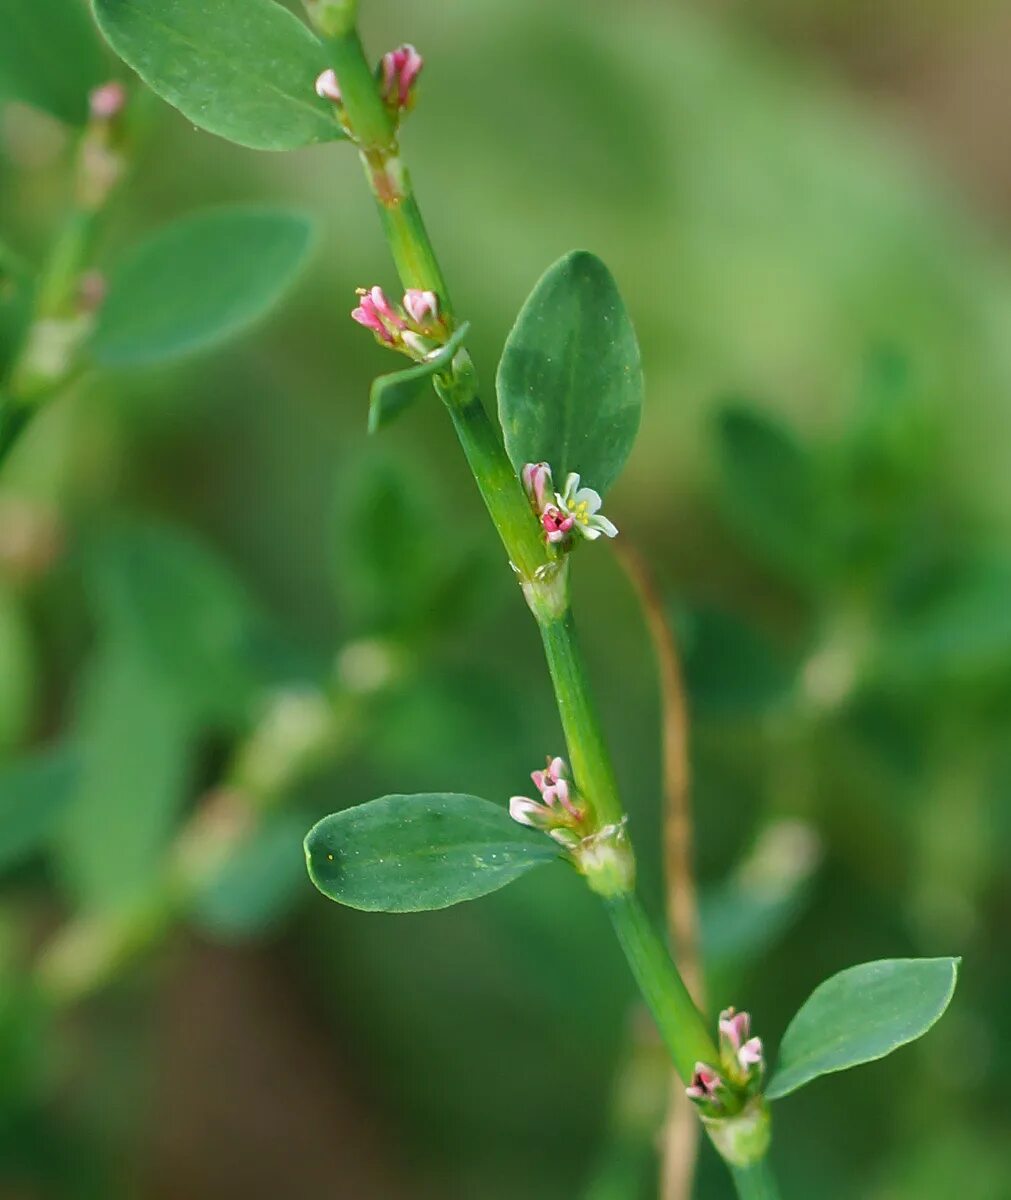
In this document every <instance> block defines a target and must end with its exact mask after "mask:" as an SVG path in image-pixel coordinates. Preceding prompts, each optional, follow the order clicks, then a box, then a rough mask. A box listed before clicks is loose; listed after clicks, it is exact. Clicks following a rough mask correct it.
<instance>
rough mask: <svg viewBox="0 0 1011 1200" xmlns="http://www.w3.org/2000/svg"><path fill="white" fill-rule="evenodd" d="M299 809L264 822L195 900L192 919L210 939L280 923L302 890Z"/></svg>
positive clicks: (255, 931) (245, 933)
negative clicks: (210, 936) (208, 934)
mask: <svg viewBox="0 0 1011 1200" xmlns="http://www.w3.org/2000/svg"><path fill="white" fill-rule="evenodd" d="M304 829H305V822H304V820H303V818H302V817H301V816H300V815H299V814H298V813H284V814H280V815H278V816H275V817H273V818H272V819H270V820H269V821H267V822H266V823H265V824H264V825H263V826H262V828H260V829H258V830H257V831H256V832H255V833H254V834H253V836H252V837H251V838H250V839H249V840H248V841H247V842H245V843H244V844H243V845H241V846H239V847H238V848H237V849H236V851H235V853H234V854H233V855H232V856H231V857H230V858H229V860H228V862H227V863H226V864H225V865H224V867H222V869H221V870H220V871H219V872H218V874H217V875H216V876H215V877H214V878H213V879H212V880H211V881H210V882H209V883H208V884H207V885H206V886H205V887H204V888H203V889H202V890H201V891H200V893H199V894H198V895H197V896H196V897H195V898H194V900H193V905H192V908H191V917H192V919H193V921H194V922H195V923H196V924H197V925H199V926H200V927H201V928H202V929H204V930H206V931H207V932H208V933H210V934H212V935H213V936H214V937H217V938H221V939H223V940H226V939H227V940H233V939H234V940H237V939H242V938H249V937H255V936H258V935H260V934H263V933H264V932H265V931H266V930H268V929H270V928H271V927H272V926H274V925H276V924H277V923H278V922H279V921H281V920H282V919H283V918H284V917H285V916H286V915H287V914H288V912H289V911H290V910H291V908H292V907H293V906H294V905H295V903H296V902H297V901H298V899H299V898H300V897H301V896H302V895H303V894H304V892H305V865H304V861H303V857H302V854H301V853H300V843H301V840H302V831H303V830H304Z"/></svg>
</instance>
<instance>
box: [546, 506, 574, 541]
mask: <svg viewBox="0 0 1011 1200" xmlns="http://www.w3.org/2000/svg"><path fill="white" fill-rule="evenodd" d="M575 523H576V519H575V517H571V516H569V514H568V513H565V512H563V511H562V510H561V509H560V508H559V507H558V505H557V504H549V505H548V506H547V507H546V508H545V509H544V511H543V512H542V513H541V525H542V527H543V529H544V533H545V535H546V536H547V539H548V541H549V542H551V543H555V542H564V541H565V539H566V538H567V537H568V536H569V532H570V531H571V529H572V527H573V525H575Z"/></svg>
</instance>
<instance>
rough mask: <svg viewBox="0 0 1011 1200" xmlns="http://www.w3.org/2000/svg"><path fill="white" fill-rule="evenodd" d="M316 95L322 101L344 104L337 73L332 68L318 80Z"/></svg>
mask: <svg viewBox="0 0 1011 1200" xmlns="http://www.w3.org/2000/svg"><path fill="white" fill-rule="evenodd" d="M316 95H317V96H319V98H320V99H321V100H332V101H333V103H334V104H341V103H343V99H342V97H341V89H340V84H339V83H338V82H337V72H336V71H334V70H333V69H332V68H328V69H327V70H325V71H324V72H323V73H322V75H320V77H319V78H318V79H317V80H316Z"/></svg>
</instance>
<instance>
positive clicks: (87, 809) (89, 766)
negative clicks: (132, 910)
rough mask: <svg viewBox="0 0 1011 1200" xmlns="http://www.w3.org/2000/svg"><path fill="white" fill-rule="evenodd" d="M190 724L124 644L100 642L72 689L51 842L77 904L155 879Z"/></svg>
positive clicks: (125, 892) (124, 899)
mask: <svg viewBox="0 0 1011 1200" xmlns="http://www.w3.org/2000/svg"><path fill="white" fill-rule="evenodd" d="M191 732H192V730H191V725H190V722H189V721H188V720H187V719H186V717H185V716H184V714H183V711H182V709H181V707H180V704H179V698H178V695H177V693H176V692H175V690H174V689H173V688H171V687H167V686H166V685H165V683H164V682H163V680H162V678H161V675H160V673H159V672H158V671H157V670H156V669H154V667H153V665H152V663H151V662H150V661H149V660H146V659H145V658H143V657H142V656H140V655H139V654H138V653H137V650H136V647H135V646H134V645H133V644H131V643H129V642H123V643H116V644H113V643H110V644H108V645H106V646H105V647H103V649H102V651H101V652H100V654H99V656H98V658H97V660H96V661H95V662H94V663H93V665H92V669H91V672H90V674H89V676H88V678H87V680H86V684H85V687H84V689H83V695H82V697H81V703H80V707H79V711H78V721H77V732H76V736H77V741H78V745H79V747H80V775H79V778H78V783H77V787H76V788H75V789H74V792H73V795H72V796H71V798H70V800H69V802H68V804H67V805H66V807H65V810H64V813H63V819H62V821H61V829H60V833H59V836H58V839H57V845H56V850H57V859H58V862H59V865H60V869H61V874H62V876H63V879H64V881H65V882H66V884H67V885H68V887H69V890H70V891H71V893H72V894H73V895H74V896H75V898H76V899H77V900H78V902H79V903H81V904H82V905H83V906H84V907H86V908H91V909H96V910H101V911H107V912H111V911H121V910H123V909H126V908H128V907H130V906H132V905H133V904H135V903H136V902H138V901H139V900H141V899H143V897H144V896H145V894H146V892H147V890H148V889H149V887H150V886H151V884H152V882H155V881H157V880H158V879H159V866H160V862H161V857H162V854H163V851H164V848H165V845H166V843H167V840H168V838H169V835H170V833H171V831H172V829H173V827H174V824H175V820H176V817H177V814H178V812H179V810H180V808H181V806H182V803H183V801H184V799H185V796H186V790H187V784H188V774H189V766H190V763H189V759H190V745H189V743H190V738H191Z"/></svg>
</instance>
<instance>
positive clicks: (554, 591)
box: [310, 0, 773, 1200]
mask: <svg viewBox="0 0 1011 1200" xmlns="http://www.w3.org/2000/svg"><path fill="white" fill-rule="evenodd" d="M312 2H313V0H310V11H311V4H312ZM320 28H321V29H322V26H320ZM324 32H325V30H324ZM329 44H330V48H331V53H332V62H333V67H334V70H335V71H336V74H337V79H338V83H339V84H340V89H341V96H342V102H343V106H344V115H345V119H346V121H347V124H348V126H349V128H350V129H351V130H352V131H353V136H354V138H355V141H356V143H357V145H358V150H359V154H360V156H361V159H362V163H363V166H364V168H365V173H366V177H367V178H368V181H369V184H370V186H371V188H372V192H373V195H374V197H375V199H376V203H377V205H378V208H379V212H380V216H381V219H382V224H383V230H384V232H385V234H386V240H387V242H388V243H389V247H390V250H391V253H392V256H393V259H394V262H395V264H396V267H397V271H398V273H399V275H400V279H401V281H402V283H403V284H404V286H405V287H417V288H422V289H427V290H431V291H434V292H436V294H437V295H438V296H439V298H440V301H441V302H442V303H443V305H444V308H445V311H447V313H448V311H449V300H448V289H447V287H446V282H445V279H444V277H443V274H442V271H441V269H440V267H439V263H438V260H437V258H436V255H435V251H434V250H433V248H432V244H431V241H430V239H429V237H428V234H427V232H426V230H425V226H424V223H423V221H422V218H421V212H420V210H419V208H418V204H417V201H416V200H415V198H414V193H413V191H412V189H411V182H410V177H409V175H408V173H407V171H406V169H405V168H404V166H403V164H402V162H401V161H400V156H399V148H398V145H397V130H396V127H395V124H394V121H393V117H392V116H391V114H390V112H389V110H388V109H387V108H386V106H385V105H384V103H383V101H382V98H381V96H380V95H379V91H378V88H377V87H376V82H375V78H374V76H373V74H372V71H371V70H370V68H369V66H368V62H367V60H366V58H365V53H364V50H363V48H362V44H361V40H360V39H359V37H358V33H357V31H356V30H353V29H343V30H342V31H340V32H339V34H338V36H335V37H333V38H332V39H331V40H330V43H329ZM461 362H462V367H461V365H460V364H461ZM436 389H437V391H438V392H439V394H440V396H442V398H443V400H444V402H445V404H446V407H447V409H448V410H449V413H450V416H451V418H452V421H453V425H454V427H455V429H456V432H457V435H458V437H459V439H460V442H461V444H462V447H463V450H464V453H465V455H466V457H467V461H468V463H469V464H470V467H471V470H472V471H473V473H474V477H475V479H476V481H477V485H478V487H479V489H480V491H481V494H482V496H483V498H484V500H485V503H486V505H487V507H488V510H489V513H490V514H491V517H492V520H493V521H494V523H495V526H496V528H497V529H498V532H499V536H500V537H501V539H502V542H503V544H504V545H505V547H506V550H507V552H508V554H509V557H510V559H511V561H512V565H513V567H514V569H515V570H516V572H517V574H518V575H519V579H520V583H521V584H522V586H523V590H524V594H525V596H526V598H527V602H528V604H529V606H530V608H531V611H532V612H533V614H534V616H535V618H536V620H537V623H538V625H539V626H540V630H541V636H542V639H543V642H544V650H545V654H546V657H547V661H548V667H549V669H550V672H551V679H552V683H553V685H554V691H555V697H556V700H557V703H558V711H559V715H560V717H561V720H562V725H563V728H564V731H565V737H566V743H567V746H568V752H569V758H570V761H571V763H572V766H573V775H574V778H575V780H576V783H577V784H578V786H579V788H580V791H581V792H582V793H583V795H584V796H585V797H586V799H587V802H588V806H589V807H590V815H591V818H592V821H593V827H592V829H591V833H599V834H601V835H602V836H603V835H606V834H607V833H608V829H609V827H613V826H618V827H619V838H620V823H621V822H622V820H623V810H622V806H621V801H620V798H619V795H618V788H617V782H616V779H615V774H614V768H613V766H612V763H611V758H610V755H609V753H608V750H607V746H606V743H605V741H604V735H603V730H602V727H601V723H600V719H599V717H598V715H597V711H596V707H595V705H594V703H593V700H592V696H591V693H590V687H589V683H588V679H587V675H586V669H585V666H584V663H583V658H582V655H581V653H580V650H579V646H578V642H577V639H576V631H575V624H574V622H573V618H572V613H571V610H570V607H569V595H568V578H567V575H568V572H567V562H566V560H565V559H560V558H559V557H558V555H557V554H556V552H555V551H554V549H553V548H552V547H548V546H546V545H545V542H544V538H543V536H542V533H541V530H540V528H539V525H538V523H537V521H536V519H535V517H534V514H533V512H532V510H531V507H530V504H529V502H528V501H527V498H526V494H525V492H524V491H523V488H522V485H521V484H520V481H519V480H518V479H517V477H516V472H515V470H514V469H513V466H512V464H511V463H510V461H509V458H508V456H507V454H506V452H505V448H504V446H503V444H502V440H501V437H500V435H499V432H498V430H497V429H496V428H495V427H494V426H493V424H492V422H491V421H490V420H489V417H488V414H487V412H486V411H485V409H484V407H483V405H482V404H481V401H480V400H479V399H478V395H477V384H476V377H475V373H474V370H473V367H472V365H471V364H470V362H469V359H467V358H466V357H463V358H462V359H461V357H460V356H458V360H457V362H456V363H455V364H454V371H453V373H452V377H450V375H448V374H447V376H444V377H443V378H441V379H438V380H437V381H436ZM601 827H604V828H603V830H602V828H601ZM592 841H593V839H592V838H587V839H586V840H585V842H584V844H589V843H591V842H592ZM615 861H616V860H614V859H613V857H612V859H611V865H612V866H613V864H614V862H615ZM618 865H619V867H620V866H621V864H620V863H619V864H618ZM581 869H584V873H588V872H587V871H586V870H585V866H584V868H581ZM631 876H632V872H631V871H629V872H628V875H627V877H625V876H623V874H622V871H621V870H620V869H619V870H618V871H617V873H616V874H612V875H609V876H608V879H607V881H605V882H608V883H610V881H613V880H614V879H617V880H618V881H619V882H618V884H617V885H616V887H615V888H614V889H613V890H612V889H611V888H610V887H607V888H604V887H603V886H601V882H602V881H601V880H597V881H596V882H597V886H596V887H595V890H597V891H599V892H600V893H601V895H603V896H604V897H605V903H606V905H607V909H608V912H609V914H610V917H611V921H612V924H613V926H614V929H615V933H616V934H617V936H618V940H619V942H620V943H621V946H622V949H623V950H624V952H625V956H626V958H627V959H628V963H629V966H630V967H631V970H632V972H633V974H634V976H635V979H636V982H637V983H638V985H639V989H640V991H641V992H642V994H643V996H644V998H645V1000H646V1002H647V1004H648V1005H649V1007H650V1009H651V1010H652V1012H653V1015H654V1018H655V1019H656V1022H657V1025H658V1027H659V1029H660V1032H661V1034H662V1036H663V1039H664V1041H665V1043H666V1045H667V1047H668V1049H669V1050H670V1054H671V1057H672V1058H673V1060H674V1064H675V1067H676V1068H677V1070H678V1072H679V1074H680V1075H681V1077H682V1078H683V1079H685V1080H686V1081H687V1080H690V1079H691V1077H692V1074H693V1072H694V1068H695V1064H696V1062H698V1061H703V1062H709V1063H713V1062H717V1061H719V1055H718V1052H717V1048H716V1046H715V1044H714V1043H713V1039H712V1037H711V1036H710V1034H709V1032H708V1030H707V1028H706V1025H705V1022H704V1020H703V1018H702V1016H701V1015H700V1014H699V1012H698V1010H697V1009H696V1007H695V1005H694V1003H693V1002H692V999H691V996H690V995H689V993H688V990H687V988H686V987H685V985H684V982H683V981H682V979H681V977H680V975H679V974H678V971H677V968H676V967H675V965H674V963H673V962H672V961H671V958H670V956H669V955H668V953H667V952H666V950H665V948H664V946H663V944H662V943H661V942H660V940H659V938H658V937H657V936H656V934H655V933H654V931H653V929H652V927H651V926H650V923H649V921H648V919H647V918H646V915H645V913H644V912H643V910H642V907H641V905H640V904H639V901H638V900H637V898H636V896H635V894H634V892H633V891H632V890H631V885H630V882H629V880H630V879H631ZM588 881H589V882H590V885H591V887H593V886H594V880H592V879H590V880H588ZM714 1140H715V1139H714ZM718 1148H719V1147H718ZM728 1165H731V1169H732V1170H733V1171H734V1172H735V1179H737V1177H738V1176H740V1179H741V1180H743V1181H744V1183H745V1184H747V1185H750V1184H751V1183H753V1182H755V1181H759V1180H763V1179H764V1180H768V1178H769V1177H768V1173H767V1171H766V1170H765V1169H764V1168H762V1169H759V1170H756V1168H754V1167H750V1168H748V1169H747V1170H745V1169H742V1168H738V1167H735V1166H733V1165H732V1164H728ZM739 1186H740V1185H739ZM770 1186H771V1185H770ZM744 1194H747V1195H753V1196H754V1197H755V1198H756V1200H760V1198H761V1197H762V1196H763V1193H761V1192H753V1193H742V1195H744ZM772 1194H773V1193H771V1192H770V1193H768V1196H770V1197H771V1196H772Z"/></svg>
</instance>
